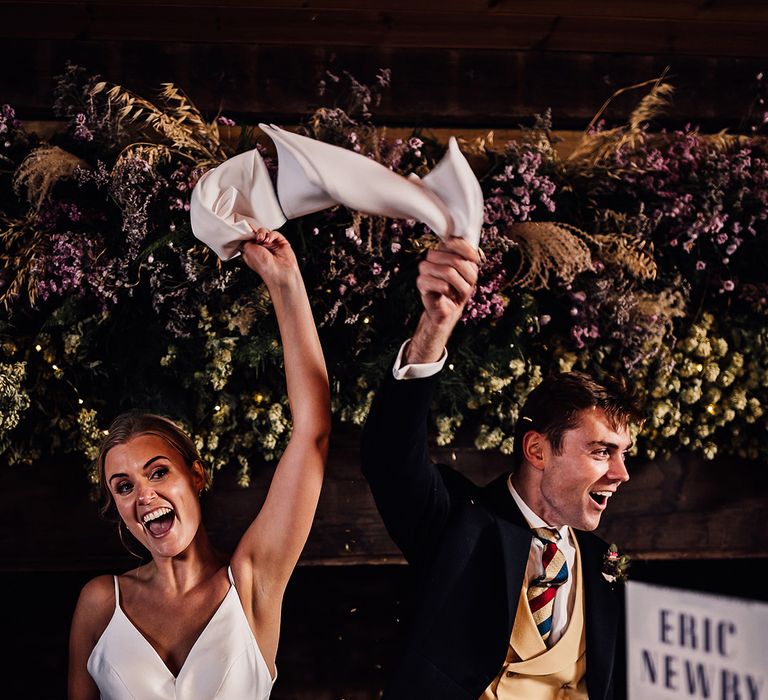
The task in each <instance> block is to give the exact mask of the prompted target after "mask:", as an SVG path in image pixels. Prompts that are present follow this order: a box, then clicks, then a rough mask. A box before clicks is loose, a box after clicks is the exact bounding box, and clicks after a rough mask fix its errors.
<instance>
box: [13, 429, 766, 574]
mask: <svg viewBox="0 0 768 700" xmlns="http://www.w3.org/2000/svg"><path fill="white" fill-rule="evenodd" d="M358 438H359V434H358V431H357V430H350V429H349V428H341V429H339V430H337V431H336V432H335V434H334V438H333V445H332V449H331V455H330V460H329V465H328V475H327V479H326V482H325V485H324V487H323V493H322V496H321V498H320V505H319V507H318V512H317V517H316V519H315V524H314V526H313V528H312V533H311V535H310V538H309V542H308V543H307V546H306V549H305V551H304V555H303V557H302V564H303V565H355V564H374V565H381V564H398V563H402V562H403V559H402V557H401V555H400V553H399V552H398V550H397V548H396V547H395V545H394V544H393V543H392V541H391V540H390V538H389V536H388V535H387V533H386V530H385V529H384V526H383V524H382V522H381V519H380V518H379V515H378V512H377V511H376V507H375V505H374V503H373V499H372V497H371V495H370V492H369V490H368V486H367V484H366V482H365V481H364V479H363V478H362V476H361V474H360V467H359V459H358ZM433 454H434V456H435V458H436V459H438V460H440V461H443V462H446V463H448V464H454V465H456V466H457V467H459V468H461V470H462V471H463V472H464V473H466V474H467V475H468V476H470V477H471V478H472V479H473V480H475V481H476V482H477V483H481V484H482V483H487V482H488V481H490V480H491V479H492V478H494V477H495V476H497V475H498V474H501V473H502V472H504V471H506V470H507V458H506V457H504V456H503V455H500V454H498V453H495V452H478V451H477V450H475V449H473V448H469V447H464V448H455V449H445V448H440V449H435V450H433ZM454 457H455V459H454ZM630 470H631V479H630V481H629V482H628V483H627V484H626V485H624V486H622V488H621V489H620V490H619V493H618V495H617V496H616V497H614V498H612V499H611V503H610V505H609V507H608V509H607V511H606V513H605V515H604V516H603V522H602V524H601V526H600V529H599V531H598V533H599V534H600V535H602V536H603V537H604V538H605V539H606V540H608V541H609V542H615V543H617V544H618V545H619V547H620V548H621V549H622V551H626V552H628V553H629V554H631V555H632V556H633V557H635V558H637V559H644V560H669V559H725V558H741V557H752V558H754V557H760V556H763V557H765V556H768V530H766V528H762V527H755V523H756V522H760V521H761V519H762V518H763V517H764V514H765V505H766V494H768V470H766V469H765V467H764V465H761V464H757V463H754V462H738V461H734V460H720V461H717V462H703V461H701V460H700V459H697V458H691V457H680V458H676V459H673V460H670V461H669V462H666V463H652V464H642V463H640V464H635V465H632V466H631V467H630ZM255 472H256V476H255V479H254V483H253V484H252V486H251V487H250V488H248V489H242V488H240V487H238V486H237V485H236V484H235V483H234V475H233V474H232V473H228V472H222V473H220V474H218V475H217V477H216V479H215V484H214V487H213V489H212V491H211V492H210V493H209V494H208V495H207V496H206V497H205V499H206V503H205V506H204V512H205V519H206V523H207V526H208V529H209V532H210V533H211V536H212V538H213V539H214V541H215V542H216V543H217V544H218V545H219V546H221V547H222V548H223V549H225V550H231V549H232V548H233V547H234V545H235V543H236V542H237V541H238V539H239V537H240V536H241V535H242V533H243V532H244V531H245V528H246V527H247V526H248V524H249V523H250V521H251V519H252V518H253V517H254V515H255V514H256V513H257V512H258V509H259V508H260V506H261V503H262V502H263V500H264V497H265V495H266V489H267V487H268V484H269V480H270V478H271V469H270V467H268V466H265V465H262V466H261V467H257V468H256V470H255ZM3 475H4V476H3V480H4V488H3V489H2V491H0V551H2V552H3V556H2V559H0V572H2V571H111V570H119V569H120V568H125V567H128V566H130V565H131V563H132V560H131V558H130V557H129V556H128V555H127V554H126V553H125V551H124V550H123V548H122V547H121V545H120V543H119V540H118V537H117V533H116V530H115V527H114V526H112V525H109V524H108V523H106V522H104V521H103V520H101V519H100V518H99V517H98V515H97V507H96V504H95V503H92V502H90V501H89V493H90V486H89V484H88V483H87V479H86V475H85V470H84V469H83V468H82V465H81V464H78V463H76V462H75V461H69V462H67V461H64V460H59V461H58V462H53V461H52V462H50V463H48V464H44V465H37V466H35V467H29V468H22V467H16V468H14V469H8V468H5V469H3Z"/></svg>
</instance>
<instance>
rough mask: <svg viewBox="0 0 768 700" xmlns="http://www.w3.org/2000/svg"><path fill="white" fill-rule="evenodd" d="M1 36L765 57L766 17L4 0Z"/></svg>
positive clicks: (90, 39) (767, 19)
mask: <svg viewBox="0 0 768 700" xmlns="http://www.w3.org/2000/svg"><path fill="white" fill-rule="evenodd" d="M2 7H3V13H4V15H5V18H6V19H5V21H3V22H2V23H1V24H0V38H58V39H80V40H89V41H115V40H126V39H130V40H135V41H152V40H154V41H166V42H210V41H212V40H214V41H217V42H221V43H247V44H253V43H259V44H286V43H287V44H291V45H297V44H316V43H317V42H318V39H319V38H322V41H323V43H325V44H336V45H340V46H345V45H349V46H363V45H373V46H390V47H419V48H439V47H444V48H452V49H457V48H480V49H491V48H497V49H508V50H510V49H511V50H515V49H517V50H534V49H538V50H541V49H546V50H548V51H592V52H598V53H599V52H617V53H648V52H654V53H660V52H661V53H669V54H673V55H687V54H694V55H695V54H699V55H707V56H712V55H717V56H765V55H766V52H767V51H768V48H767V46H766V42H765V41H764V36H765V29H766V21H768V18H765V17H763V16H762V15H759V16H756V17H753V18H752V19H751V20H749V21H746V20H735V21H711V20H695V21H693V20H686V19H666V18H661V19H657V18H614V17H606V16H602V15H601V16H594V17H569V16H548V15H531V14H527V15H523V14H517V15H505V14H491V13H486V12H483V13H480V12H478V13H473V14H467V13H462V12H435V11H432V12H430V11H419V10H417V11H402V10H394V11H388V10H387V11H378V10H365V9H363V10H358V9H349V10H335V9H334V10H316V9H306V8H298V9H282V8H277V9H275V8H254V7H242V8H237V10H236V11H230V10H229V9H227V8H218V7H215V6H210V7H205V6H190V7H184V8H179V7H173V6H165V5H159V6H155V7H153V8H152V12H151V18H150V17H149V16H148V14H147V11H146V8H142V7H139V6H134V5H132V4H127V3H126V4H109V5H106V4H105V5H94V4H86V3H73V4H71V5H64V4H60V3H35V4H28V3H26V2H16V3H8V4H5V5H3V6H2Z"/></svg>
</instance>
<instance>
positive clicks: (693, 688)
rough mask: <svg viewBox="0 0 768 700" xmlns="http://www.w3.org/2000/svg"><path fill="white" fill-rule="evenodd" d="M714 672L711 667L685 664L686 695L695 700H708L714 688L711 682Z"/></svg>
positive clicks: (699, 664)
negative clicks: (702, 699) (704, 699)
mask: <svg viewBox="0 0 768 700" xmlns="http://www.w3.org/2000/svg"><path fill="white" fill-rule="evenodd" d="M714 676H715V671H714V669H713V668H712V667H711V666H708V665H704V664H702V663H698V664H696V663H692V662H690V661H686V662H685V677H686V680H687V681H688V682H687V684H686V688H687V690H688V695H691V696H693V697H695V698H708V697H710V693H711V692H712V688H714V687H715V681H714V680H713V679H714Z"/></svg>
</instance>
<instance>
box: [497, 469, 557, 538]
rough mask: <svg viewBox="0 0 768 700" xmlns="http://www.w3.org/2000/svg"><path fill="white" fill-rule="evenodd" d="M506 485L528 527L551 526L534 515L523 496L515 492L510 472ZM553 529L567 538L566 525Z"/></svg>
mask: <svg viewBox="0 0 768 700" xmlns="http://www.w3.org/2000/svg"><path fill="white" fill-rule="evenodd" d="M507 486H508V487H509V493H510V495H511V496H512V499H513V500H514V501H515V504H516V505H517V507H518V508H519V509H520V512H521V513H522V514H523V517H524V518H525V520H526V522H527V523H528V527H530V528H531V529H533V528H535V527H548V528H551V527H552V526H551V525H549V524H548V523H547V522H545V521H544V520H543V519H542V518H540V517H539V516H538V515H536V513H534V512H533V511H532V510H531V508H530V506H529V505H528V504H527V503H526V502H525V501H524V500H523V497H522V496H521V495H520V494H519V493H518V492H517V489H516V488H515V487H514V486H513V485H512V475H511V474H510V475H509V478H508V479H507ZM555 529H556V530H557V531H558V532H559V533H560V537H561V538H565V539H567V538H568V526H567V525H563V526H562V527H559V528H555Z"/></svg>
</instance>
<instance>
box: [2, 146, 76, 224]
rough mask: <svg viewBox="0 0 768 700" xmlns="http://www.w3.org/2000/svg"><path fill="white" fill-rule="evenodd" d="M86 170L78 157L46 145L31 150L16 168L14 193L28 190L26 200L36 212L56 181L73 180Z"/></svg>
mask: <svg viewBox="0 0 768 700" xmlns="http://www.w3.org/2000/svg"><path fill="white" fill-rule="evenodd" d="M87 167H88V164H87V163H86V162H85V161H84V160H81V159H80V158H78V157H77V156H75V155H72V154H71V153H68V152H67V151H65V150H63V149H61V148H59V147H58V146H50V145H48V144H45V145H44V146H40V147H39V148H36V149H35V150H34V151H31V152H30V154H29V155H28V156H27V157H26V158H25V159H24V160H23V161H22V162H21V164H20V165H19V167H18V168H17V169H16V174H15V175H14V177H13V191H14V192H15V193H16V194H17V195H20V194H21V190H22V189H24V190H26V195H27V201H28V202H29V204H30V206H31V207H32V209H33V211H35V212H37V211H38V210H39V209H40V207H41V206H42V205H43V202H45V200H46V199H47V198H48V195H49V194H50V192H51V190H52V189H53V187H54V185H56V183H57V182H59V181H60V180H66V179H67V178H70V177H72V175H73V173H74V172H75V170H77V169H78V168H87Z"/></svg>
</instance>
